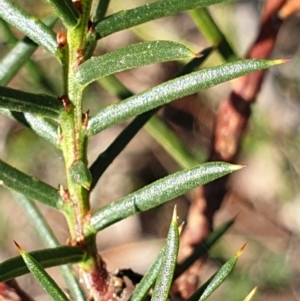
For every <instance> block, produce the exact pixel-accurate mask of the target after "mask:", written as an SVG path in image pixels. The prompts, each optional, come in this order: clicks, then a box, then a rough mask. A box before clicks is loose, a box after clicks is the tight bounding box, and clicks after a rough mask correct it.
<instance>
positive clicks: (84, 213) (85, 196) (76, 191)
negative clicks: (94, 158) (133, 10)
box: [60, 0, 108, 301]
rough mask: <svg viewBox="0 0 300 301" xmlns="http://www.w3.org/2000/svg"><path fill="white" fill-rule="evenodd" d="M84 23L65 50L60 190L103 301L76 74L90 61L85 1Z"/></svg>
mask: <svg viewBox="0 0 300 301" xmlns="http://www.w3.org/2000/svg"><path fill="white" fill-rule="evenodd" d="M80 3H81V8H80V13H81V16H80V19H79V22H78V25H77V26H76V27H75V28H69V30H68V32H67V44H66V45H65V46H63V51H62V52H63V55H64V57H63V79H64V87H65V89H64V95H63V96H62V97H61V99H62V101H63V103H64V106H65V111H64V112H63V113H62V114H61V116H60V124H61V140H60V141H61V150H62V152H63V156H64V160H65V165H66V166H65V167H66V174H67V183H68V189H67V190H64V189H63V188H60V193H61V195H62V198H63V199H64V200H65V203H64V214H65V216H66V219H67V222H68V226H69V229H70V234H71V240H72V243H73V244H78V245H80V246H82V247H83V248H84V250H85V251H86V257H85V260H84V261H83V262H81V263H79V268H80V271H81V272H80V273H81V275H82V278H83V280H84V281H85V284H86V286H87V287H88V288H89V293H90V295H91V297H92V298H93V300H95V301H99V300H101V299H102V297H103V295H104V294H105V292H106V290H107V279H108V274H107V271H106V269H105V265H104V263H103V261H102V259H101V257H100V256H99V255H98V252H97V248H96V238H95V235H94V234H90V233H91V232H90V231H87V229H89V227H90V226H89V224H90V219H89V216H90V203H89V196H90V192H89V190H88V189H89V186H90V184H89V179H90V173H89V170H88V167H87V164H88V162H87V156H86V154H87V130H86V127H87V123H88V114H87V113H86V114H85V113H83V111H82V96H83V90H84V86H82V85H80V84H79V83H78V82H77V80H76V78H75V72H76V69H77V68H78V66H79V65H80V64H81V63H82V62H83V61H84V60H85V59H87V58H89V56H90V54H91V53H92V51H91V46H90V45H89V42H90V41H89V38H88V37H89V28H88V24H89V17H90V10H91V3H92V1H91V0H82V1H81V2H80Z"/></svg>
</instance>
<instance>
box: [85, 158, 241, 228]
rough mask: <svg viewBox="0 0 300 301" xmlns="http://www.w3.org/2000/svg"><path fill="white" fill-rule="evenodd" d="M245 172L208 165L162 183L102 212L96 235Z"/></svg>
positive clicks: (93, 221)
mask: <svg viewBox="0 0 300 301" xmlns="http://www.w3.org/2000/svg"><path fill="white" fill-rule="evenodd" d="M240 168H242V166H240V165H232V164H228V163H223V162H210V163H204V164H201V165H199V166H197V167H194V168H192V169H189V170H183V171H179V172H177V173H174V174H172V175H170V176H167V177H165V178H163V179H160V180H158V181H156V182H154V183H152V184H150V185H148V186H146V187H144V188H142V189H140V190H138V191H136V192H133V193H131V194H129V195H127V196H125V197H123V198H121V199H119V200H116V201H114V202H112V203H110V204H109V205H107V206H105V207H103V208H101V209H99V210H98V211H96V212H95V213H94V215H93V216H92V218H91V226H92V227H94V232H97V231H100V230H101V229H103V228H105V227H108V226H109V225H112V224H113V223H116V222H118V221H120V220H122V219H124V218H126V217H129V216H131V215H134V214H137V213H139V212H142V211H146V210H149V209H151V208H153V207H156V206H159V205H161V204H163V203H165V202H167V201H169V200H171V199H174V198H176V197H177V196H179V195H182V194H184V193H186V192H187V191H189V190H191V189H193V188H195V187H197V186H200V185H204V184H206V183H208V182H211V181H213V180H215V179H217V178H220V177H222V176H225V175H227V174H229V173H231V172H233V171H235V170H238V169H240Z"/></svg>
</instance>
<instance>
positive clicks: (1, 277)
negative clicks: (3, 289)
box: [0, 247, 85, 282]
mask: <svg viewBox="0 0 300 301" xmlns="http://www.w3.org/2000/svg"><path fill="white" fill-rule="evenodd" d="M29 254H30V255H31V256H32V257H33V258H34V259H35V260H37V261H38V262H39V263H40V264H41V265H42V267H44V268H50V267H54V266H58V265H62V264H68V263H76V262H80V261H82V260H83V258H84V254H85V253H84V251H83V250H82V248H80V247H59V248H51V249H44V250H40V251H34V252H30V253H29ZM28 273H29V270H28V268H27V267H26V265H25V263H24V261H23V259H22V257H21V256H17V257H13V258H10V259H8V260H6V261H3V262H2V263H0V282H5V281H8V280H10V279H13V278H16V277H19V276H22V275H25V274H28Z"/></svg>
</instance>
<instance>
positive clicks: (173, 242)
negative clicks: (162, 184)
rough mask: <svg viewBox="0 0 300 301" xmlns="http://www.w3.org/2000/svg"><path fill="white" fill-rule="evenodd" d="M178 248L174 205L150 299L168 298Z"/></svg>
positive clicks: (164, 299) (159, 300) (153, 300)
mask: <svg viewBox="0 0 300 301" xmlns="http://www.w3.org/2000/svg"><path fill="white" fill-rule="evenodd" d="M178 249H179V231H178V224H177V210H176V207H175V209H174V212H173V218H172V221H171V225H170V228H169V232H168V236H167V240H166V245H165V246H164V254H163V258H162V262H161V266H160V269H159V272H158V275H157V279H156V282H155V287H154V290H153V295H152V298H151V301H166V300H167V299H168V297H169V292H170V288H171V284H172V280H173V274H174V270H175V266H176V260H177V255H178Z"/></svg>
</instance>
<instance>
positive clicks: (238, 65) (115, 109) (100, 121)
mask: <svg viewBox="0 0 300 301" xmlns="http://www.w3.org/2000/svg"><path fill="white" fill-rule="evenodd" d="M283 62H285V60H274V61H269V60H261V59H254V60H243V61H237V62H233V63H228V64H224V65H220V66H216V67H212V68H208V69H204V70H201V71H197V72H193V73H191V74H188V75H185V76H182V77H179V78H176V79H173V80H170V81H168V82H165V83H163V84H161V85H158V86H156V87H154V88H151V89H148V90H146V91H144V92H141V93H139V94H137V95H135V96H132V97H129V98H127V99H126V100H124V101H122V102H119V103H117V104H114V105H110V106H107V107H105V108H104V109H102V110H101V111H100V112H98V113H97V114H96V115H95V116H93V117H92V118H91V119H90V121H89V125H88V130H89V134H90V135H95V134H97V133H99V132H101V131H103V130H104V129H106V128H108V127H110V126H112V125H114V124H117V123H120V122H123V121H125V120H126V119H128V118H130V117H133V116H136V115H139V114H142V113H144V112H146V111H149V110H152V109H154V108H157V107H159V106H162V105H164V104H166V103H169V102H170V101H172V100H174V99H177V98H181V97H183V96H186V95H190V94H193V93H196V92H197V91H199V90H201V89H207V88H210V87H212V86H215V85H218V84H220V83H223V82H226V81H229V80H231V79H234V78H237V77H239V76H242V75H245V74H248V73H251V72H253V71H257V70H261V69H265V68H268V67H271V66H274V65H277V64H281V63H283Z"/></svg>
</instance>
